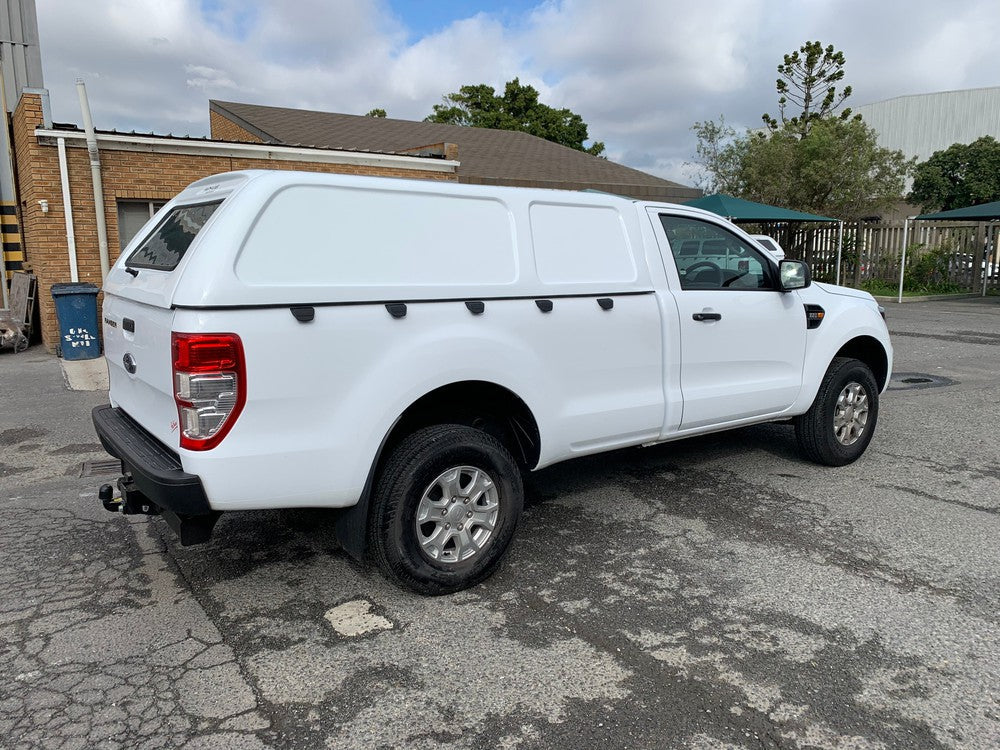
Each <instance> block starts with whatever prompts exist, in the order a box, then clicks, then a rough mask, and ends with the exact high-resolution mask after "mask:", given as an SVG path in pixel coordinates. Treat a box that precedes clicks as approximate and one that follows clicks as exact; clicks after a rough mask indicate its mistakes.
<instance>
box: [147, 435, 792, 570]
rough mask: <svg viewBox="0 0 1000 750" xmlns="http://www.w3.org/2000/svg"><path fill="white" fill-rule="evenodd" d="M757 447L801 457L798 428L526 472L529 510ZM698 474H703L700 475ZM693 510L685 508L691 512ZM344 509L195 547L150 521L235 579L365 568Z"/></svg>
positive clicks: (194, 559) (264, 517)
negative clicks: (332, 562)
mask: <svg viewBox="0 0 1000 750" xmlns="http://www.w3.org/2000/svg"><path fill="white" fill-rule="evenodd" d="M753 452H765V453H768V454H770V455H773V456H775V457H777V458H779V459H783V460H793V461H794V460H797V453H796V448H795V439H794V433H793V432H792V430H791V428H790V427H788V426H784V425H761V426H753V427H747V428H743V429H738V430H733V431H729V432H723V433H717V434H713V435H706V436H701V437H695V438H689V439H687V440H681V441H676V442H671V443H665V444H663V445H658V446H652V447H650V448H626V449H622V450H618V451H612V452H608V453H601V454H598V455H595V456H584V457H581V458H578V459H574V460H571V461H566V462H563V463H559V464H556V465H554V466H551V467H548V468H545V469H542V470H540V471H538V472H532V473H530V474H528V475H527V476H526V477H525V513H526V515H530V514H532V513H534V512H537V511H538V509H540V508H544V506H545V505H546V504H547V503H550V502H551V501H553V500H558V499H559V498H564V497H566V496H568V495H572V494H573V493H591V492H598V493H600V492H602V491H603V489H606V488H607V487H608V486H618V485H622V484H625V485H627V484H629V483H632V482H647V483H648V482H650V481H659V480H664V481H670V482H671V483H676V482H677V478H678V476H679V475H681V474H683V475H685V476H687V477H689V479H690V480H692V481H698V482H704V481H711V478H712V476H713V470H712V469H711V468H708V469H706V468H705V467H706V466H707V465H709V464H712V463H713V462H714V463H718V462H719V461H720V460H725V459H726V458H727V457H737V456H744V457H745V456H746V455H747V454H750V453H753ZM681 467H683V469H682V468H681ZM699 472H700V473H701V474H703V475H704V476H701V475H700V474H699ZM696 476H700V479H698V480H695V477H696ZM684 481H685V482H687V481H688V480H684ZM597 502H598V503H600V501H597ZM611 502H612V503H614V502H617V501H616V500H612V501H611ZM609 509H610V506H609ZM691 510H692V509H691V508H688V509H686V510H685V515H686V514H688V513H690V512H691ZM732 510H733V512H739V511H738V509H735V508H734V509H732ZM338 513H339V511H337V510H335V509H327V508H294V509H286V510H262V511H240V512H228V513H223V515H222V517H221V518H220V520H219V523H218V525H217V526H216V528H215V532H214V534H213V538H212V540H211V541H210V542H209V543H208V544H204V545H198V546H195V547H181V546H180V545H179V544H178V543H177V540H176V538H175V536H174V535H173V533H172V532H171V531H170V530H169V528H167V526H166V524H165V522H163V521H162V520H161V519H155V520H153V521H152V523H153V525H154V526H153V528H154V530H155V533H156V534H158V535H159V537H160V538H161V539H162V541H163V543H164V544H165V545H166V546H167V547H168V548H169V549H170V550H171V551H172V553H173V555H174V556H175V557H176V558H178V559H180V560H184V561H186V562H188V563H191V564H192V565H195V566H197V568H198V569H199V570H201V571H202V573H203V575H204V576H205V577H207V578H214V579H230V578H233V577H239V576H243V575H247V574H249V573H251V572H252V571H253V570H254V569H255V568H257V567H260V566H265V565H270V564H273V563H277V562H294V561H304V560H307V559H309V558H312V557H314V556H316V555H328V556H333V557H337V558H342V559H344V560H345V561H347V562H348V563H349V564H351V565H354V566H356V567H358V568H359V569H360V568H365V567H367V566H365V565H363V564H360V563H356V562H355V561H353V560H352V559H351V558H350V557H349V556H348V555H347V554H346V553H345V552H344V551H343V550H342V549H341V548H340V546H339V544H338V542H337V537H336V531H335V527H336V521H337V517H338ZM525 525H527V523H526V524H525ZM516 543H517V540H516V539H515V545H516Z"/></svg>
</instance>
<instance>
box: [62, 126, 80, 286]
mask: <svg viewBox="0 0 1000 750" xmlns="http://www.w3.org/2000/svg"><path fill="white" fill-rule="evenodd" d="M56 145H57V146H58V148H59V180H60V182H61V183H62V199H63V214H64V215H65V216H66V247H67V249H68V250H69V277H70V281H72V282H73V283H76V282H77V281H79V280H80V274H79V272H78V271H77V267H76V235H75V234H74V232H73V204H72V202H71V201H70V192H69V165H68V164H67V163H66V139H65V138H58V139H57V140H56Z"/></svg>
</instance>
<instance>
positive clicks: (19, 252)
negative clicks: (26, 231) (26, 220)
mask: <svg viewBox="0 0 1000 750" xmlns="http://www.w3.org/2000/svg"><path fill="white" fill-rule="evenodd" d="M0 232H2V235H0V237H2V241H3V262H4V266H5V267H6V268H7V278H8V279H10V277H11V274H13V272H14V271H20V270H21V269H22V268H24V246H23V245H22V244H21V228H20V227H19V226H18V224H17V204H16V203H14V202H13V201H10V202H7V201H4V202H2V203H0Z"/></svg>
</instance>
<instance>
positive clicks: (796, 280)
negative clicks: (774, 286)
mask: <svg viewBox="0 0 1000 750" xmlns="http://www.w3.org/2000/svg"><path fill="white" fill-rule="evenodd" d="M811 283H812V274H810V273H809V264H808V263H806V262H805V261H802V260H783V261H781V262H780V263H779V264H778V286H779V288H780V289H781V291H783V292H790V291H792V290H793V289H805V288H806V287H807V286H809V285H810V284H811Z"/></svg>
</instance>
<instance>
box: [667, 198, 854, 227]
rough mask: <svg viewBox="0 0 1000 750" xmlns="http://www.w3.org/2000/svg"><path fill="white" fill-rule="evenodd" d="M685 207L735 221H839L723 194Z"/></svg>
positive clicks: (697, 200) (695, 201) (694, 201)
mask: <svg viewBox="0 0 1000 750" xmlns="http://www.w3.org/2000/svg"><path fill="white" fill-rule="evenodd" d="M684 205H685V206H693V207H694V208H703V209H705V210H706V211H711V212H712V213H713V214H718V215H719V216H724V217H726V218H727V219H732V220H734V221H829V222H836V221H837V219H830V218H828V217H826V216H817V215H816V214H807V213H803V212H802V211H792V210H791V209H787V208H778V207H777V206H768V205H767V204H766V203H754V202H753V201H745V200H743V199H742V198H734V197H733V196H731V195H724V194H723V193H715V194H714V195H706V196H704V197H703V198H696V199H695V200H693V201H688V202H687V203H685V204H684Z"/></svg>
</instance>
